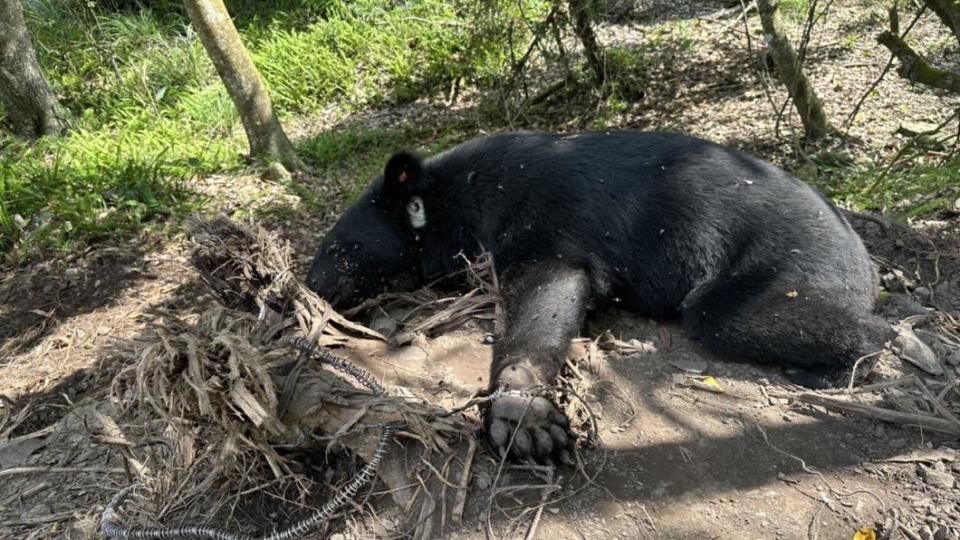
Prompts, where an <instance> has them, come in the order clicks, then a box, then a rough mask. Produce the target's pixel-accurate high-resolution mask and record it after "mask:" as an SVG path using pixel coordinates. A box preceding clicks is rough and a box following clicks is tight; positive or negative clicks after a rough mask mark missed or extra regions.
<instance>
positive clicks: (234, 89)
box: [184, 0, 303, 169]
mask: <svg viewBox="0 0 960 540" xmlns="http://www.w3.org/2000/svg"><path fill="white" fill-rule="evenodd" d="M184 4H185V5H186V8H187V13H188V14H189V15H190V21H191V22H192V24H193V28H194V29H195V30H196V32H197V35H198V36H199V37H200V41H201V42H202V43H203V47H204V48H205V49H206V50H207V54H208V55H210V59H211V60H213V65H214V66H215V67H216V68H217V73H219V74H220V79H221V80H223V84H224V85H225V86H226V87H227V92H228V93H229V94H230V98H231V99H233V104H234V105H235V106H236V107H237V112H238V113H240V120H241V122H243V129H244V130H245V131H246V132H247V141H248V142H249V143H250V155H251V156H252V157H255V158H261V159H265V160H276V161H279V162H280V163H283V164H284V165H285V166H287V167H288V168H291V169H302V168H303V163H301V161H300V159H299V158H298V157H297V154H296V152H295V151H294V149H293V146H292V145H291V144H290V140H289V139H287V135H286V134H285V133H284V132H283V127H281V126H280V121H279V120H278V119H277V115H276V113H275V112H274V110H273V104H272V103H271V102H270V95H269V94H268V93H267V89H266V86H265V85H264V84H263V80H262V79H261V78H260V73H259V72H257V68H256V66H254V65H253V61H252V60H250V55H249V54H248V53H247V49H246V47H244V46H243V43H242V42H241V41H240V35H239V34H238V33H237V29H236V27H235V26H234V25H233V21H232V20H231V19H230V14H229V13H227V8H226V6H224V5H223V0H184Z"/></svg>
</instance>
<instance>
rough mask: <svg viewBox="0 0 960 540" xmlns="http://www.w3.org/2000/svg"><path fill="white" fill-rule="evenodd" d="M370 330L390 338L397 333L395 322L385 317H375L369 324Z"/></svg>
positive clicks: (391, 318)
mask: <svg viewBox="0 0 960 540" xmlns="http://www.w3.org/2000/svg"><path fill="white" fill-rule="evenodd" d="M370 329H371V330H376V331H377V332H380V333H381V334H383V335H384V336H387V337H390V336H392V335H393V334H394V332H396V331H397V321H395V320H393V317H389V316H386V315H384V316H381V317H377V318H376V319H374V320H373V322H372V323H370Z"/></svg>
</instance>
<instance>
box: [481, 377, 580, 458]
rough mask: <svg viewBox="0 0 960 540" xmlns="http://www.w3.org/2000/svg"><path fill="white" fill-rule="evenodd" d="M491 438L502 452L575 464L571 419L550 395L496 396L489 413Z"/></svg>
mask: <svg viewBox="0 0 960 540" xmlns="http://www.w3.org/2000/svg"><path fill="white" fill-rule="evenodd" d="M484 424H485V425H486V430H487V440H489V441H490V445H491V446H492V447H493V448H494V449H495V450H496V451H497V452H498V453H499V454H500V456H506V455H507V454H508V453H509V455H510V456H511V457H514V458H516V459H519V460H521V461H528V460H533V461H536V462H537V463H542V464H548V465H552V464H553V460H554V458H557V459H559V460H560V461H561V462H562V463H566V464H568V465H573V464H574V461H573V457H572V456H571V454H570V449H571V447H572V445H573V442H574V440H575V437H574V435H573V434H572V433H570V421H569V420H568V419H567V417H566V415H564V414H563V413H562V412H560V411H559V410H558V409H557V408H556V407H555V406H554V405H553V403H551V402H550V400H548V399H547V398H544V397H540V396H534V395H531V394H529V393H526V392H520V391H512V392H502V393H500V394H499V395H496V396H495V397H494V398H493V400H492V402H491V403H490V406H489V408H488V409H487V412H486V417H485V421H484Z"/></svg>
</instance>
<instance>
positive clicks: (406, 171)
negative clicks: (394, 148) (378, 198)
mask: <svg viewBox="0 0 960 540" xmlns="http://www.w3.org/2000/svg"><path fill="white" fill-rule="evenodd" d="M428 180H429V177H428V176H427V171H426V169H424V167H423V160H421V159H420V158H419V157H418V156H417V155H415V154H412V153H410V152H399V153H397V154H394V155H393V157H391V158H390V161H387V167H386V169H385V170H384V171H383V190H384V194H385V195H387V196H392V197H402V196H404V195H407V194H410V193H415V192H417V191H419V190H421V189H423V188H424V187H426V185H427V182H428Z"/></svg>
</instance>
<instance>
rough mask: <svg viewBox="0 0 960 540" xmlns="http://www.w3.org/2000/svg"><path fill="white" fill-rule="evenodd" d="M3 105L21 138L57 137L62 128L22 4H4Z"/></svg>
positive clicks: (0, 4)
mask: <svg viewBox="0 0 960 540" xmlns="http://www.w3.org/2000/svg"><path fill="white" fill-rule="evenodd" d="M0 101H2V102H3V106H4V108H5V109H6V112H7V116H8V117H9V119H10V123H11V124H12V125H13V133H14V134H15V135H17V136H18V137H28V138H32V137H41V136H43V135H56V134H57V133H59V132H60V130H61V128H62V123H61V122H60V119H59V118H58V117H57V100H56V98H55V97H54V95H53V92H51V91H50V87H49V86H48V85H47V80H46V79H44V78H43V73H42V72H41V71H40V64H38V63H37V53H36V51H34V49H33V43H32V42H31V41H30V33H29V32H28V31H27V23H26V21H25V20H24V18H23V6H21V5H20V0H0Z"/></svg>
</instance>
